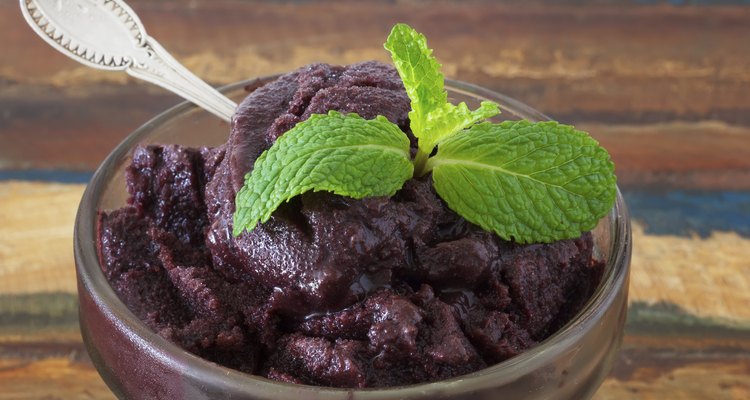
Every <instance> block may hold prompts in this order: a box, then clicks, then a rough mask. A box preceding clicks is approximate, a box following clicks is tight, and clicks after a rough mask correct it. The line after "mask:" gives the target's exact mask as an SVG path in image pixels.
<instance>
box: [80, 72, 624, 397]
mask: <svg viewBox="0 0 750 400" xmlns="http://www.w3.org/2000/svg"><path fill="white" fill-rule="evenodd" d="M278 76H279V75H272V76H267V77H261V78H255V79H249V80H245V81H241V82H237V83H233V84H230V85H227V86H224V87H222V88H221V89H220V91H221V92H224V93H227V92H232V91H235V90H238V89H240V88H243V87H245V86H247V85H254V84H257V83H258V82H268V81H270V80H272V79H274V78H276V77H278ZM445 86H446V89H448V90H452V91H454V92H458V93H462V94H468V95H471V96H473V97H480V98H482V97H483V98H488V99H493V100H495V101H498V100H499V101H498V102H499V103H500V105H501V109H503V110H504V111H507V112H510V113H511V114H513V115H521V116H524V117H526V118H528V119H534V120H549V119H550V118H549V117H547V116H546V115H544V114H543V113H541V112H539V111H537V110H535V109H533V108H531V107H529V106H527V105H525V104H523V103H521V102H519V101H517V100H515V99H513V98H510V97H508V96H505V95H502V94H500V93H497V92H494V91H492V90H489V89H486V88H483V87H480V86H476V85H473V84H470V83H466V82H461V81H455V80H450V79H446V85H445ZM197 108H198V107H197V106H195V105H193V104H192V103H189V102H183V103H180V104H178V105H176V106H174V107H172V108H170V109H168V110H166V111H164V112H162V113H161V114H159V115H157V116H156V117H154V118H153V119H151V120H150V121H148V122H146V123H145V124H143V125H142V126H140V127H139V128H138V129H136V130H135V131H133V132H132V133H131V134H130V135H128V136H127V137H126V138H125V139H124V140H123V141H122V142H121V143H120V144H118V145H117V147H116V148H115V149H114V150H113V151H112V152H111V153H110V154H109V155H108V156H107V158H106V159H105V161H104V162H103V163H102V164H101V165H100V166H99V168H98V169H97V170H96V172H95V173H94V175H93V177H92V178H91V181H90V182H89V184H88V185H87V187H86V190H85V192H84V194H83V197H82V200H81V203H80V206H79V209H78V213H77V215H76V222H75V228H74V250H75V257H76V270H77V273H78V279H79V285H83V286H82V287H79V289H78V290H89V291H90V292H91V294H92V298H93V299H94V301H95V302H96V303H97V307H99V309H101V310H103V312H104V313H106V314H108V315H107V318H108V319H112V320H116V321H119V323H120V324H121V327H123V328H125V329H126V330H128V331H129V332H130V333H131V334H132V335H131V336H130V337H131V338H135V340H137V341H139V342H140V343H138V345H139V347H141V348H142V349H143V350H144V351H150V352H152V354H153V356H154V357H155V358H157V359H159V360H161V361H162V362H165V363H166V364H169V365H170V366H172V367H177V368H179V369H180V370H181V371H182V373H183V374H184V375H185V376H186V378H188V379H191V380H194V381H201V382H206V383H207V384H209V385H211V386H216V387H225V388H227V391H228V392H230V393H234V392H238V393H248V394H251V393H252V394H256V395H261V396H262V395H266V396H270V397H269V398H273V397H274V396H277V395H278V396H282V395H284V393H294V394H295V395H297V396H299V395H304V394H305V393H309V394H314V395H315V396H317V397H319V398H327V397H329V396H330V398H342V395H343V396H344V397H347V395H351V394H352V393H353V392H354V393H357V398H362V399H390V398H398V397H399V396H403V395H406V394H414V393H421V394H429V393H446V392H450V391H452V390H455V389H458V386H460V387H461V388H464V389H466V390H469V391H474V390H481V389H485V388H490V387H497V386H500V385H503V384H506V383H509V382H512V381H514V380H516V379H518V378H520V377H523V376H524V375H526V374H529V373H531V372H533V371H535V370H538V369H540V368H543V367H544V366H545V363H546V362H548V360H549V359H554V358H556V357H557V356H559V355H560V354H561V353H563V352H565V351H567V350H569V348H570V347H571V346H572V345H573V344H574V343H575V342H576V338H577V336H578V335H579V333H580V332H585V331H587V330H589V329H591V328H592V326H593V325H594V324H596V323H597V321H598V320H599V319H601V317H602V315H603V314H604V313H605V312H606V310H608V309H609V307H610V305H611V303H612V302H613V300H614V298H615V297H616V294H617V292H618V290H617V289H618V288H620V287H621V286H622V285H624V284H625V282H626V280H627V276H628V268H629V264H630V260H629V258H630V251H631V246H632V238H631V227H630V218H629V215H628V211H627V207H626V206H625V203H624V201H623V198H622V195H621V193H620V190H619V188H618V189H617V197H616V200H615V204H614V207H613V209H612V210H611V211H610V213H609V215H608V217H609V219H610V220H611V227H610V234H611V238H610V244H611V246H612V248H611V249H610V252H609V253H610V254H609V257H608V259H607V260H606V268H605V274H604V276H603V277H602V282H601V283H600V284H599V287H598V288H597V290H596V291H595V293H594V294H593V296H592V298H591V299H590V300H589V301H588V303H587V304H586V305H585V306H584V308H583V309H582V310H581V311H580V312H579V313H578V314H577V315H576V317H574V318H573V320H571V321H570V322H569V323H568V324H566V325H565V326H564V327H563V328H561V329H560V330H559V331H558V332H556V333H555V334H553V335H552V336H550V337H549V338H547V339H546V340H545V341H543V342H542V343H540V344H538V345H537V346H535V347H533V348H531V349H529V350H527V351H525V352H523V353H522V354H520V355H518V356H516V357H513V358H511V359H509V360H507V361H504V362H501V363H499V364H496V365H494V366H491V367H488V368H485V369H482V370H480V371H476V372H474V373H471V374H467V375H462V376H458V377H455V378H451V379H447V380H442V381H438V382H433V383H424V384H417V385H409V386H399V387H390V388H373V389H339V388H330V387H320V386H308V385H298V384H289V383H283V382H278V381H273V380H270V379H266V378H263V377H259V376H255V375H250V374H246V373H243V372H240V371H237V370H234V369H231V368H227V367H223V366H221V365H218V364H215V363H213V362H210V361H207V360H205V359H203V358H200V357H198V356H196V355H193V354H192V353H189V352H187V351H185V350H183V349H182V348H180V347H178V346H177V345H175V344H173V343H171V342H169V341H167V340H166V339H164V338H162V337H161V336H159V335H158V334H156V333H155V332H153V331H151V329H150V328H148V327H147V326H146V325H145V324H143V322H141V320H140V319H139V318H138V317H136V316H135V315H134V314H133V313H132V312H131V311H130V310H129V309H128V308H127V307H126V306H125V304H124V303H122V301H121V300H120V299H119V297H118V296H117V294H116V293H115V292H114V290H113V289H112V287H111V286H110V285H109V282H108V281H107V280H106V278H105V276H104V274H103V272H102V270H101V267H100V265H99V258H98V254H97V250H96V248H97V245H96V241H97V235H96V226H95V225H96V224H95V221H96V215H97V210H96V209H95V206H96V205H97V204H98V202H97V200H98V199H99V198H100V197H101V195H102V193H103V191H104V190H105V188H106V182H107V181H108V180H109V179H110V178H111V171H112V170H113V167H114V165H115V164H116V163H117V162H118V161H119V160H121V159H122V158H123V157H127V156H128V155H129V154H128V152H129V151H130V149H132V147H133V146H134V145H136V144H137V143H139V142H141V141H142V139H143V138H144V137H145V136H147V135H148V134H149V133H150V132H152V131H153V130H154V129H156V128H158V127H159V126H161V125H162V124H164V123H165V122H167V121H169V120H171V119H172V118H174V117H176V116H178V115H180V114H183V113H187V112H189V111H191V110H194V109H197Z"/></svg>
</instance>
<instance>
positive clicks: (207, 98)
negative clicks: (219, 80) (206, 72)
mask: <svg viewBox="0 0 750 400" xmlns="http://www.w3.org/2000/svg"><path fill="white" fill-rule="evenodd" d="M144 48H145V49H146V52H147V54H148V58H146V59H137V60H134V63H133V64H132V65H131V66H130V67H128V68H127V69H126V70H125V72H127V73H128V75H131V76H134V77H136V78H140V79H143V80H144V81H147V82H151V83H153V84H155V85H158V86H161V87H163V88H164V89H167V90H170V91H172V92H173V93H175V94H177V95H180V96H182V97H183V98H185V99H186V100H189V101H191V102H193V103H195V104H197V105H198V106H200V107H201V108H203V109H205V110H206V111H209V112H211V113H212V114H214V115H216V116H218V117H219V118H222V119H223V120H225V121H229V120H230V119H231V118H232V114H234V110H235V108H237V104H235V103H234V102H233V101H231V100H229V99H228V98H227V97H226V96H224V95H223V94H221V93H219V91H217V90H216V89H214V88H213V87H211V86H210V85H208V84H207V83H206V82H204V81H203V80H201V79H200V78H198V77H197V76H195V75H194V74H193V73H192V72H190V71H189V70H188V69H187V68H185V67H184V66H182V64H180V63H179V62H178V61H177V60H175V59H174V57H172V56H171V55H170V54H169V53H168V52H167V51H166V50H164V48H163V47H162V46H161V45H160V44H159V42H157V41H156V40H154V39H153V38H151V37H148V36H147V37H146V45H145V46H144Z"/></svg>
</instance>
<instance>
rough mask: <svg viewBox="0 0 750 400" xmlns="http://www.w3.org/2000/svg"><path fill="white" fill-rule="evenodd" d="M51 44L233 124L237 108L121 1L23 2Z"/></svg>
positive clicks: (27, 15) (32, 21)
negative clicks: (151, 33) (163, 44)
mask: <svg viewBox="0 0 750 400" xmlns="http://www.w3.org/2000/svg"><path fill="white" fill-rule="evenodd" d="M20 3H21V11H22V12H23V16H24V18H26V22H28V23H29V25H30V26H31V27H32V28H33V29H34V31H35V32H36V33H37V34H39V36H41V37H42V39H44V40H45V41H47V43H49V44H50V45H51V46H52V47H54V48H56V49H57V50H59V51H60V52H62V53H63V54H65V55H66V56H68V57H70V58H72V59H74V60H76V61H78V62H80V63H83V64H85V65H87V66H89V67H92V68H98V69H104V70H110V71H125V72H127V73H128V74H130V75H132V76H135V77H137V78H140V79H143V80H145V81H148V82H151V83H154V84H156V85H159V86H161V87H163V88H165V89H168V90H170V91H172V92H174V93H176V94H178V95H180V96H182V97H183V98H185V99H187V100H189V101H191V102H193V103H195V104H196V105H198V106H199V107H202V108H204V109H205V110H207V111H209V112H211V113H213V114H214V115H216V116H218V117H220V118H222V119H224V120H226V121H229V120H230V119H231V117H232V114H233V113H234V110H235V108H236V107H237V104H236V103H234V102H233V101H232V100H230V99H228V98H227V97H225V96H224V95H222V94H221V93H219V92H218V91H217V90H216V89H214V88H213V87H211V86H209V85H208V84H207V83H206V82H204V81H202V80H201V79H200V78H198V77H197V76H195V75H194V74H193V73H191V72H190V71H188V70H187V68H185V67H183V66H182V65H181V64H180V63H179V62H178V61H177V60H175V59H174V58H173V57H172V56H171V55H170V54H169V53H168V52H167V51H166V50H164V48H163V47H161V45H160V44H159V43H158V42H157V41H156V40H154V39H153V38H152V37H150V36H148V35H147V34H146V29H144V27H143V24H142V23H141V21H140V20H139V19H138V16H137V15H136V14H135V12H133V10H132V9H131V8H130V7H129V6H128V5H127V4H125V2H124V1H122V0H20Z"/></svg>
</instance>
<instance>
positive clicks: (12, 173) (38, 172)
mask: <svg viewBox="0 0 750 400" xmlns="http://www.w3.org/2000/svg"><path fill="white" fill-rule="evenodd" d="M92 175H94V173H93V172H90V171H83V172H82V171H63V170H47V169H29V170H6V171H3V170H0V182H2V181H11V180H14V181H29V182H56V183H88V182H89V180H91V176H92Z"/></svg>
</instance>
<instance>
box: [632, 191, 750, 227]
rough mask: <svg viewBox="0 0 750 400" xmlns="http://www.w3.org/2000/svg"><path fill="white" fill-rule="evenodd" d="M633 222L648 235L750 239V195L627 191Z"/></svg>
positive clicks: (741, 193) (742, 193)
mask: <svg viewBox="0 0 750 400" xmlns="http://www.w3.org/2000/svg"><path fill="white" fill-rule="evenodd" d="M623 196H624V197H625V202H626V203H627V205H628V208H629V209H630V213H631V216H632V218H633V220H635V221H638V222H640V223H641V224H643V226H644V227H645V229H646V232H647V233H650V234H656V235H667V234H670V235H680V236H689V235H693V234H698V235H700V236H701V237H707V236H708V235H710V234H711V232H712V231H734V232H736V233H737V234H739V235H742V236H744V237H750V192H707V191H682V190H675V191H665V192H649V191H637V190H626V191H624V193H623Z"/></svg>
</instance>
